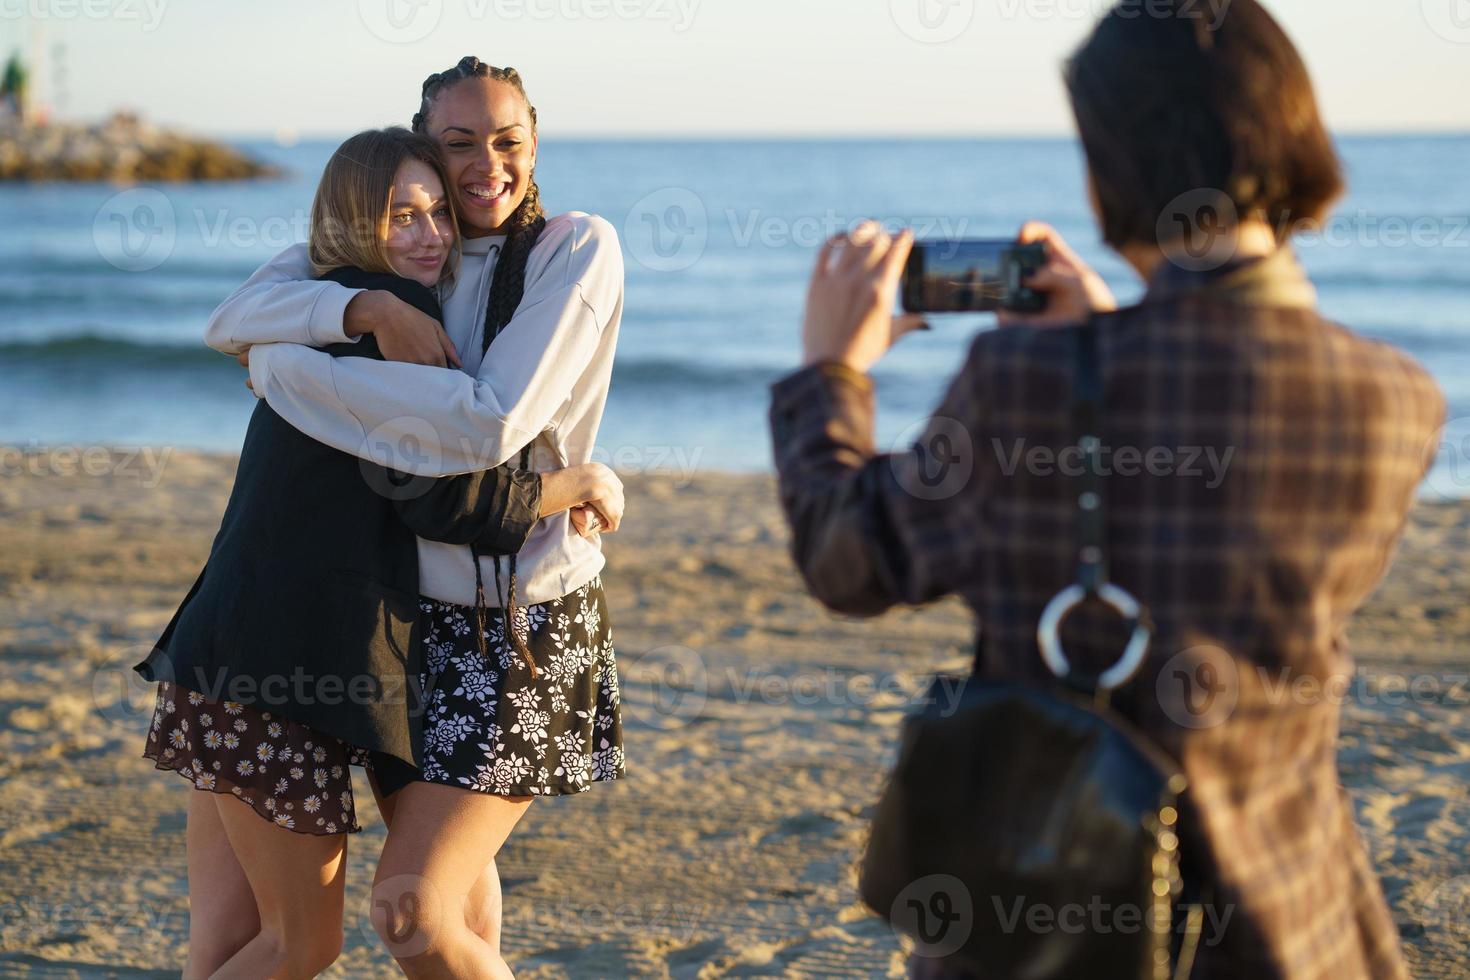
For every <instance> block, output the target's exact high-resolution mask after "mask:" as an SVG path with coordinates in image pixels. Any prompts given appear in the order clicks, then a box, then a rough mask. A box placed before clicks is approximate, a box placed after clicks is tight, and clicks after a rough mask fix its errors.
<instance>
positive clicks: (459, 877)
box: [372, 783, 531, 980]
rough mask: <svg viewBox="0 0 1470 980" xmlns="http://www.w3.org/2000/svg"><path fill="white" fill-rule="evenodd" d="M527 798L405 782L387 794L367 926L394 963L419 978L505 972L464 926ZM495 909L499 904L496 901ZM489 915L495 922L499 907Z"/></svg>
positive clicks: (502, 975) (483, 942)
mask: <svg viewBox="0 0 1470 980" xmlns="http://www.w3.org/2000/svg"><path fill="white" fill-rule="evenodd" d="M530 804H531V797H529V796H519V797H505V796H491V795H489V794H485V793H476V792H473V791H470V790H461V789H455V788H453V787H450V786H440V785H438V784H435V783H410V784H409V785H408V786H406V787H404V788H403V789H401V790H399V791H398V792H397V793H395V794H394V799H393V801H392V817H391V820H392V822H391V823H390V825H389V829H388V841H387V843H386V844H384V846H383V855H382V859H381V860H380V861H379V863H378V871H377V874H376V876H375V877H374V880H373V896H372V921H373V928H375V929H376V930H377V932H378V935H379V936H381V937H382V939H383V942H384V943H385V944H386V945H387V947H388V951H389V952H390V953H392V954H393V958H394V959H395V960H397V961H398V965H399V966H400V967H401V968H402V969H403V971H404V973H405V974H407V975H408V976H409V977H410V978H413V980H418V978H434V980H438V978H446V980H449V978H455V977H469V976H474V977H496V978H509V977H511V976H512V974H511V972H510V968H509V967H508V966H506V964H505V960H503V959H502V958H501V957H500V952H499V950H498V948H496V947H498V933H499V929H498V927H497V928H496V929H495V933H496V939H497V942H496V944H495V946H492V944H491V943H490V942H488V941H487V940H486V939H485V938H484V937H483V936H482V935H480V934H479V933H478V932H476V931H475V930H474V929H472V928H471V926H470V924H469V923H470V920H472V919H474V920H476V921H477V924H480V925H483V922H480V921H479V920H481V919H482V918H483V916H482V915H481V914H480V913H478V912H477V913H473V914H472V913H471V912H470V910H469V903H470V902H471V901H472V899H473V896H474V895H475V893H476V891H477V889H478V890H479V894H480V899H481V900H486V899H488V898H489V895H488V894H487V892H488V891H491V889H487V886H486V885H485V884H484V883H482V882H481V879H482V878H483V877H484V876H486V875H492V876H495V881H494V886H493V893H494V896H495V897H496V898H498V895H499V891H500V889H499V876H498V875H496V873H495V868H494V863H493V862H494V859H495V855H496V853H497V852H498V851H499V850H500V847H501V845H502V844H504V843H505V840H506V838H507V837H509V836H510V832H511V830H512V829H514V827H515V825H516V823H517V822H518V821H519V820H520V818H521V817H522V815H524V814H525V812H526V808H527V807H528V806H530ZM496 904H497V906H498V902H497V903H496ZM493 918H494V919H495V920H496V921H497V923H498V920H499V910H498V907H497V908H496V909H495V911H494V915H493Z"/></svg>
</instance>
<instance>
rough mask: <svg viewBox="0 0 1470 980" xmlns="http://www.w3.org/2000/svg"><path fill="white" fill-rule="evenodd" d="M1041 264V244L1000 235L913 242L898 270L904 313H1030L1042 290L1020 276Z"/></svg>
mask: <svg viewBox="0 0 1470 980" xmlns="http://www.w3.org/2000/svg"><path fill="white" fill-rule="evenodd" d="M1045 264H1046V246H1045V245H1043V244H1041V243H1040V242H1036V243H1033V244H1029V245H1022V244H1020V243H1018V242H1015V241H1011V240H1009V239H1004V238H950V239H927V240H918V241H915V242H914V247H913V251H911V252H910V253H909V261H908V265H907V266H905V267H904V273H903V297H902V299H903V308H904V312H906V313H993V312H995V311H996V310H1014V311H1016V312H1024V313H1036V312H1039V311H1040V310H1042V309H1045V307H1046V296H1045V295H1043V294H1042V293H1038V292H1037V291H1036V290H1034V289H1027V288H1026V287H1025V286H1024V285H1022V281H1023V280H1024V279H1025V278H1026V277H1027V276H1028V275H1030V274H1031V273H1033V272H1035V271H1036V270H1037V269H1040V268H1041V267H1042V266H1043V265H1045Z"/></svg>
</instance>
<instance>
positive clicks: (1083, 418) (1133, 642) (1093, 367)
mask: <svg viewBox="0 0 1470 980" xmlns="http://www.w3.org/2000/svg"><path fill="white" fill-rule="evenodd" d="M1076 338H1077V339H1076V347H1075V370H1076V376H1075V378H1074V381H1073V386H1074V392H1073V402H1072V421H1073V425H1074V426H1075V428H1076V431H1077V446H1078V448H1079V449H1080V450H1081V451H1082V457H1083V460H1084V462H1085V465H1084V466H1083V469H1082V474H1081V477H1080V479H1079V483H1080V485H1081V488H1082V489H1081V492H1080V493H1079V494H1078V495H1077V581H1076V582H1074V583H1073V584H1071V585H1068V586H1067V587H1065V588H1064V589H1062V590H1061V591H1060V592H1058V593H1057V594H1056V595H1055V596H1053V597H1052V599H1051V601H1050V602H1048V603H1047V604H1046V609H1044V610H1043V611H1042V614H1041V620H1040V622H1038V623H1037V624H1036V645H1037V646H1038V647H1039V648H1040V649H1041V659H1042V660H1043V661H1044V662H1045V663H1046V666H1047V669H1049V670H1050V671H1051V672H1052V673H1053V674H1055V675H1056V676H1057V677H1059V678H1061V679H1062V680H1064V681H1067V682H1068V683H1070V684H1079V683H1081V679H1080V677H1079V675H1078V674H1077V673H1076V672H1075V671H1074V670H1073V668H1072V662H1071V661H1070V660H1068V659H1067V655H1066V653H1065V651H1063V650H1062V640H1061V625H1062V620H1063V619H1065V618H1066V616H1067V613H1069V612H1071V611H1072V609H1074V608H1075V607H1077V606H1078V605H1080V604H1081V603H1082V602H1083V601H1085V600H1087V599H1089V598H1095V599H1098V600H1100V601H1102V602H1104V603H1106V604H1107V605H1109V606H1111V607H1112V608H1113V609H1114V610H1115V611H1116V612H1117V613H1118V615H1120V616H1122V617H1123V619H1125V620H1127V621H1128V622H1129V623H1130V629H1131V632H1130V635H1129V637H1128V644H1127V646H1125V647H1124V648H1123V654H1122V656H1120V657H1119V658H1118V660H1117V662H1116V663H1114V664H1113V665H1112V666H1111V667H1109V668H1108V669H1107V670H1105V671H1103V672H1102V673H1101V674H1099V675H1098V676H1097V677H1096V678H1095V680H1093V682H1092V683H1093V684H1095V686H1096V687H1097V688H1098V689H1101V690H1104V691H1109V690H1112V689H1113V688H1115V687H1117V686H1119V685H1120V684H1124V683H1126V682H1127V681H1128V680H1129V679H1130V678H1132V677H1133V675H1134V674H1135V673H1137V672H1138V668H1139V666H1140V665H1141V664H1142V663H1143V658H1144V655H1145V654H1146V653H1148V646H1149V641H1150V640H1152V639H1153V628H1152V626H1151V624H1150V622H1149V617H1148V610H1147V609H1145V608H1144V606H1143V604H1142V603H1140V602H1139V601H1138V600H1137V599H1135V598H1134V597H1133V596H1132V595H1131V594H1129V592H1128V591H1127V590H1126V589H1124V588H1122V587H1121V586H1118V585H1113V584H1112V583H1111V582H1109V581H1108V562H1107V512H1106V508H1105V504H1106V497H1105V496H1104V495H1103V472H1102V439H1101V438H1100V437H1099V436H1098V435H1097V433H1098V431H1099V426H1098V423H1099V421H1100V419H1101V416H1102V395H1103V385H1102V371H1101V369H1100V367H1099V366H1098V361H1097V325H1096V323H1095V322H1094V321H1088V322H1087V323H1085V324H1083V325H1082V326H1081V327H1080V328H1079V329H1078V331H1077V334H1076Z"/></svg>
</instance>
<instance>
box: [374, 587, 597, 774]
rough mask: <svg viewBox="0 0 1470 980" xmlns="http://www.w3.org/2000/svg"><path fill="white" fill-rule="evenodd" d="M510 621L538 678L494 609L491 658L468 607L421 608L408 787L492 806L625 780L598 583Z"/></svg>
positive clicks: (524, 609) (525, 609)
mask: <svg viewBox="0 0 1470 980" xmlns="http://www.w3.org/2000/svg"><path fill="white" fill-rule="evenodd" d="M516 613H517V615H516V620H515V624H514V628H515V629H516V631H517V632H518V633H519V634H520V636H521V638H522V639H523V640H524V641H525V642H526V646H527V647H528V648H529V650H530V651H531V656H532V658H533V659H534V660H535V662H536V668H537V676H536V677H535V678H532V677H531V672H530V669H529V668H528V667H527V666H526V664H525V662H524V661H523V660H522V658H521V656H520V655H519V654H518V653H517V652H516V651H515V649H514V648H513V647H512V646H511V645H510V644H509V643H507V642H506V638H505V626H504V623H505V618H504V616H503V615H502V613H501V610H500V609H497V608H492V609H489V610H487V611H486V614H485V615H484V625H485V633H484V637H485V648H486V653H488V658H487V656H486V655H485V654H482V653H481V652H480V643H479V641H478V639H477V638H476V636H475V621H476V616H475V608H474V607H473V606H461V605H457V604H455V603H449V602H441V601H439V600H437V599H430V598H428V597H421V598H420V602H419V615H420V625H421V632H422V635H423V637H424V673H423V677H422V681H423V691H424V694H425V699H426V710H425V715H424V753H423V757H424V765H423V770H422V772H418V773H414V774H413V776H412V778H413V779H418V780H423V781H425V782H432V783H442V784H444V785H447V786H458V787H461V788H463V789H468V790H472V791H475V792H479V793H492V794H495V795H497V796H558V795H565V794H570V793H581V792H583V791H585V790H587V789H590V788H591V786H592V784H593V783H597V782H604V781H607V780H612V779H617V778H619V777H620V776H622V775H623V773H624V763H623V727H622V718H621V715H620V713H619V707H618V703H619V701H618V668H617V660H616V658H615V656H614V654H613V645H612V626H611V624H610V623H609V621H608V614H607V599H606V597H605V596H604V594H603V591H602V580H601V577H598V578H594V579H593V580H592V581H591V582H588V583H587V584H586V585H584V586H582V587H581V588H580V589H577V590H575V591H574V592H571V593H568V594H567V595H564V596H562V597H561V598H559V599H552V600H550V601H548V602H541V603H535V604H532V605H526V606H518V607H517V609H516ZM383 776H384V773H382V772H379V778H380V779H382V777H383ZM382 788H383V789H384V790H385V791H386V792H392V791H393V790H394V789H396V788H397V787H396V786H383V787H382Z"/></svg>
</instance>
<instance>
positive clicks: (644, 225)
mask: <svg viewBox="0 0 1470 980" xmlns="http://www.w3.org/2000/svg"><path fill="white" fill-rule="evenodd" d="M336 143H337V141H336V140H324V141H304V142H299V143H296V144H294V145H289V146H282V145H278V144H277V143H275V142H271V141H250V140H244V141H238V145H240V146H241V148H242V149H244V150H245V151H246V152H248V153H251V154H253V155H255V156H257V157H259V158H262V159H265V160H266V161H268V162H270V163H272V164H274V165H275V166H276V167H278V168H279V169H280V171H281V176H280V177H279V178H272V179H266V180H256V181H249V182H226V183H201V184H183V185H177V184H175V185H157V186H150V185H144V186H134V187H116V186H108V185H102V184H81V185H78V184H70V185H69V184H45V185H32V186H26V185H15V184H8V185H3V186H0V213H3V215H4V219H3V226H4V228H5V231H4V234H0V446H3V447H9V451H10V452H11V454H12V455H13V454H14V450H15V448H16V447H19V448H21V449H42V448H45V447H71V448H75V449H77V450H85V449H87V448H89V447H94V446H109V447H110V446H124V447H132V446H144V445H146V446H154V447H177V448H200V449H208V450H222V451H234V450H236V449H238V448H239V446H240V443H241V440H242V437H243V434H244V431H245V426H246V423H247V420H248V418H249V415H250V412H251V409H252V407H253V404H254V397H253V396H252V395H251V393H250V392H249V391H247V390H246V388H245V386H244V379H245V374H244V372H243V370H242V369H241V368H240V367H239V366H238V365H237V364H236V363H235V361H234V359H232V358H229V357H226V356H223V355H220V354H217V353H215V352H213V351H210V350H209V349H207V348H206V347H205V346H204V344H203V342H202V339H201V337H202V333H203V329H204V324H205V321H206V319H207V317H208V315H209V313H210V311H211V310H212V309H213V308H214V306H215V305H216V304H217V303H219V302H220V301H221V300H222V299H224V298H225V296H226V295H228V294H229V293H230V291H231V290H233V289H234V288H235V287H237V286H238V285H240V283H242V282H243V281H244V280H245V279H246V278H247V277H249V276H250V274H251V273H252V272H253V271H254V270H255V269H256V268H257V267H258V266H259V265H261V264H262V263H264V262H265V261H266V260H268V259H269V258H270V257H271V256H272V255H274V254H275V253H276V252H278V251H280V250H281V249H283V248H285V247H286V246H288V245H290V244H291V243H293V242H296V241H300V240H304V237H305V234H306V230H307V221H308V216H309V214H310V207H311V197H312V192H313V189H314V187H315V184H316V181H317V178H318V176H319V175H320V173H321V169H322V166H323V164H324V163H325V161H326V159H327V157H328V156H329V155H330V153H331V151H332V150H333V148H334V147H335V145H336ZM1339 148H1340V151H1341V154H1342V157H1343V159H1344V162H1345V165H1346V170H1347V175H1348V180H1349V184H1350V192H1349V194H1348V195H1347V196H1346V198H1344V199H1343V200H1342V201H1341V202H1340V203H1339V205H1338V206H1337V208H1336V210H1335V212H1334V214H1333V217H1332V218H1331V220H1329V221H1328V222H1326V223H1325V224H1324V225H1323V226H1322V227H1320V228H1318V229H1314V230H1313V231H1312V232H1310V233H1308V234H1306V235H1303V236H1300V237H1299V239H1298V240H1297V242H1296V247H1297V249H1298V252H1299V254H1300V256H1301V258H1302V261H1303V262H1304V263H1305V265H1306V267H1307V270H1308V272H1309V273H1310V274H1311V276H1312V278H1313V280H1314V281H1315V282H1316V284H1317V286H1318V289H1319V292H1320V297H1321V305H1322V308H1323V311H1324V312H1325V314H1326V315H1327V316H1329V317H1331V318H1333V319H1336V320H1338V321H1340V322H1342V323H1344V324H1347V325H1349V326H1350V327H1352V328H1353V329H1355V330H1358V331H1360V332H1361V333H1363V334H1365V335H1367V336H1370V337H1374V338H1379V339H1382V340H1386V341H1388V342H1390V343H1392V344H1395V345H1397V346H1398V347H1400V348H1402V349H1404V350H1406V351H1408V352H1409V353H1410V354H1412V355H1414V356H1415V357H1416V358H1418V359H1419V360H1420V361H1421V362H1422V363H1423V364H1424V365H1425V366H1426V367H1427V368H1428V369H1429V370H1430V371H1431V372H1432V373H1433V374H1434V376H1435V377H1436V378H1437V379H1438V381H1439V383H1440V385H1441V386H1442V387H1443V389H1444V391H1445V393H1446V395H1447V396H1448V398H1449V402H1450V406H1451V409H1450V416H1451V423H1450V425H1449V426H1448V427H1447V428H1446V431H1445V439H1444V440H1443V442H1442V444H1441V447H1440V454H1439V461H1438V463H1437V465H1436V468H1435V471H1434V473H1433V474H1432V475H1431V477H1430V479H1429V480H1428V481H1426V484H1425V488H1424V492H1425V493H1429V494H1435V495H1441V496H1449V497H1464V496H1470V135H1463V136H1461V135H1434V136H1381V137H1370V136H1344V137H1342V138H1341V139H1340V140H1339ZM537 179H538V182H539V184H540V186H541V189H542V197H543V200H544V201H545V203H546V205H547V209H548V212H549V213H553V214H554V213H558V212H562V211H568V210H580V211H589V212H593V213H596V214H600V215H602V216H603V217H604V218H606V219H607V220H608V221H610V222H611V223H612V224H613V225H614V226H615V227H616V228H617V230H618V233H619V236H620V239H621V242H622V247H623V253H624V262H625V266H626V270H627V287H626V299H625V303H624V311H623V321H622V330H621V335H620V339H619V348H618V355H617V361H616V367H615V369H614V376H613V382H612V388H611V392H610V395H609V400H608V406H607V412H606V416H605V418H604V422H603V426H602V431H601V433H600V436H599V439H598V453H597V458H601V459H603V460H604V461H606V462H610V463H612V464H613V465H615V466H617V467H619V468H621V469H625V470H661V471H669V472H673V473H675V474H679V475H685V476H687V475H689V474H691V473H693V472H695V471H697V470H726V471H744V472H750V471H766V470H769V469H770V468H771V455H770V440H769V436H768V430H767V423H766V406H767V399H768V386H769V385H770V383H771V382H772V381H774V380H776V379H777V378H779V377H781V376H782V375H783V374H784V373H786V372H788V371H790V370H791V369H793V368H794V367H795V366H796V364H797V362H798V357H799V333H800V321H801V312H802V303H803V299H804V294H805V285H806V281H807V277H808V275H809V273H810V270H811V266H812V262H813V258H814V255H815V252H816V249H817V247H818V246H819V245H820V243H821V242H822V241H823V240H824V239H825V238H826V237H827V236H828V235H830V234H832V233H834V232H837V231H841V230H844V229H847V228H851V227H852V226H854V225H855V224H856V223H857V222H859V221H861V220H862V219H864V218H875V219H878V220H881V221H883V222H885V223H887V224H889V225H890V226H893V227H898V226H911V227H914V228H915V229H916V230H917V231H918V232H919V233H920V234H921V235H925V236H930V237H955V236H966V237H1001V236H1009V235H1013V234H1014V233H1015V232H1016V230H1017V228H1018V227H1019V226H1020V224H1021V223H1022V222H1023V221H1025V220H1027V219H1039V220H1044V221H1047V222H1050V223H1051V224H1053V225H1055V226H1057V227H1058V228H1059V229H1060V231H1061V232H1062V234H1063V235H1064V236H1065V237H1066V238H1067V239H1068V240H1069V241H1070V242H1071V243H1072V244H1073V246H1074V247H1075V248H1076V249H1077V250H1078V251H1079V252H1080V253H1081V254H1082V255H1083V257H1084V258H1086V259H1087V260H1088V261H1090V262H1091V263H1093V264H1094V265H1095V267H1096V268H1097V269H1098V270H1099V271H1100V272H1101V273H1102V275H1103V276H1104V277H1105V278H1106V279H1107V280H1108V282H1109V283H1110V284H1111V286H1112V288H1113V290H1114V292H1115V293H1116V294H1117V296H1118V298H1119V300H1120V302H1124V303H1127V302H1131V301H1133V300H1136V299H1137V298H1138V296H1139V295H1140V292H1141V288H1140V284H1139V283H1138V282H1137V281H1136V278H1135V277H1134V276H1133V274H1132V273H1131V271H1130V270H1129V269H1128V268H1127V267H1126V266H1125V265H1124V264H1123V263H1122V262H1121V261H1120V260H1119V259H1117V258H1116V257H1115V256H1113V255H1112V254H1111V253H1110V252H1109V251H1108V250H1107V249H1106V248H1105V247H1104V246H1103V245H1102V244H1101V242H1100V239H1099V235H1098V231H1097V228H1096V225H1095V223H1094V222H1093V219H1092V216H1091V214H1090V212H1089V210H1088V207H1087V204H1086V197H1085V192H1084V176H1083V164H1082V159H1081V155H1080V151H1079V148H1078V146H1077V144H1076V143H1075V141H1074V140H1071V139H1065V138H1056V139H974V140H961V139H944V140H904V141H893V140H878V141H869V140H859V139H851V140H821V141H817V140H812V141H797V140H756V139H741V140H726V141H666V142H665V141H652V140H640V141H609V140H556V139H554V138H547V139H545V140H543V142H542V145H541V149H540V153H539V160H538V169H537ZM994 328H995V325H994V320H993V318H992V317H989V316H986V315H969V316H946V317H938V318H935V319H934V320H933V329H932V330H930V331H928V332H924V333H919V334H914V335H910V336H908V337H906V338H904V339H903V340H902V341H901V342H900V343H899V344H898V346H897V347H896V348H895V349H894V350H893V351H892V352H891V353H890V354H889V355H888V356H887V357H885V358H884V359H883V361H882V363H881V364H880V365H879V366H878V368H877V369H876V371H875V372H874V375H875V378H876V380H877V390H878V402H879V418H878V433H877V434H878V441H879V444H880V446H883V447H887V448H897V447H901V446H903V445H905V444H906V442H907V440H908V439H910V438H911V437H912V436H913V434H914V433H915V431H916V428H917V427H918V426H919V425H921V424H922V422H923V420H924V419H925V418H926V417H927V416H928V415H929V414H930V413H931V412H932V410H933V409H934V407H935V406H936V404H937V403H938V401H939V399H940V397H941V396H942V394H943V391H944V388H945V384H946V381H947V379H948V378H949V377H950V376H951V375H952V374H953V373H954V371H955V370H956V369H957V368H958V367H959V365H960V363H961V361H962V359H963V356H964V352H965V350H966V348H967V346H968V344H969V341H970V338H971V337H972V336H973V335H974V334H975V332H976V331H979V330H989V329H994Z"/></svg>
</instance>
